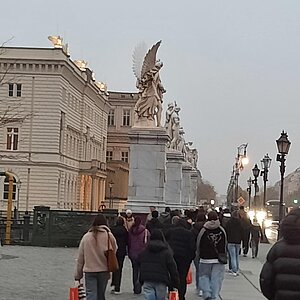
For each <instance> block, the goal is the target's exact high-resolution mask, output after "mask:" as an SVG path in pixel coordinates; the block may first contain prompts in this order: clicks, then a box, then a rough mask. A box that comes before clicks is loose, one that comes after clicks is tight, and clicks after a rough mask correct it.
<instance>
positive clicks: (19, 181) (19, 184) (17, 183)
mask: <svg viewBox="0 0 300 300" xmlns="http://www.w3.org/2000/svg"><path fill="white" fill-rule="evenodd" d="M16 185H17V190H18V195H17V218H19V205H20V189H21V186H22V181H21V180H20V178H19V180H18V181H17V182H16Z"/></svg>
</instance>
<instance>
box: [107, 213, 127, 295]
mask: <svg viewBox="0 0 300 300" xmlns="http://www.w3.org/2000/svg"><path fill="white" fill-rule="evenodd" d="M111 232H112V234H113V235H114V237H115V239H116V241H117V245H118V250H117V253H116V255H117V259H118V263H119V270H117V271H115V272H113V274H112V280H111V286H112V287H113V288H112V291H111V292H112V293H114V294H116V295H118V294H120V293H121V292H120V287H121V279H122V269H123V264H124V259H125V256H126V253H127V245H128V231H127V229H126V228H125V226H124V219H123V218H122V217H119V218H117V221H116V225H115V226H113V227H112V228H111Z"/></svg>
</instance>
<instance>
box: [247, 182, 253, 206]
mask: <svg viewBox="0 0 300 300" xmlns="http://www.w3.org/2000/svg"><path fill="white" fill-rule="evenodd" d="M247 183H248V187H247V192H248V201H249V205H248V206H249V211H250V208H251V186H252V179H251V177H249V179H248V180H247Z"/></svg>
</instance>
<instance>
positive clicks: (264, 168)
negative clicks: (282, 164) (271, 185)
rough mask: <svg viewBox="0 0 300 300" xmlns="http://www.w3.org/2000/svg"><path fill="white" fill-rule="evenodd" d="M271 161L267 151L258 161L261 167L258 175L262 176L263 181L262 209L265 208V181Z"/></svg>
mask: <svg viewBox="0 0 300 300" xmlns="http://www.w3.org/2000/svg"><path fill="white" fill-rule="evenodd" d="M271 161H272V159H271V158H270V157H269V155H268V153H267V154H266V155H265V156H264V158H263V159H262V160H261V161H260V163H261V168H262V171H261V173H260V175H261V176H263V181H264V202H263V207H264V209H266V198H267V181H268V172H269V169H270V166H271Z"/></svg>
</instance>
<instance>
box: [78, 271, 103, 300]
mask: <svg viewBox="0 0 300 300" xmlns="http://www.w3.org/2000/svg"><path fill="white" fill-rule="evenodd" d="M84 276H85V289H86V300H105V290H106V286H107V282H108V279H109V272H86V273H84Z"/></svg>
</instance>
